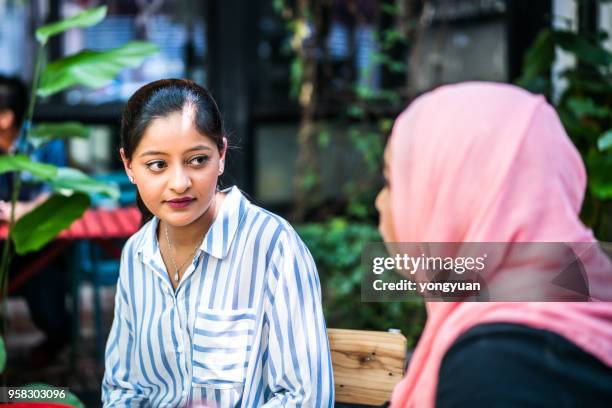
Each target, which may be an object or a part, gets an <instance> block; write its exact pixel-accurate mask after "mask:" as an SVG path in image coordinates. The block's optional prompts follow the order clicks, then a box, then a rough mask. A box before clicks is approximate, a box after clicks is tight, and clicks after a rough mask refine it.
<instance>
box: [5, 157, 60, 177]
mask: <svg viewBox="0 0 612 408" xmlns="http://www.w3.org/2000/svg"><path fill="white" fill-rule="evenodd" d="M9 171H28V172H30V173H32V176H34V177H36V178H38V179H43V180H47V179H50V178H52V177H54V176H55V175H56V174H57V167H55V166H53V165H51V164H46V163H38V162H34V161H32V160H30V159H29V158H28V157H27V156H25V155H23V154H17V155H14V156H0V174H2V173H6V172H9Z"/></svg>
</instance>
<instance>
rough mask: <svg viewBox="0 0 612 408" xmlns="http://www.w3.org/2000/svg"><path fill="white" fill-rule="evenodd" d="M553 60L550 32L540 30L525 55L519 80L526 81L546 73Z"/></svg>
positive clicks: (552, 38)
mask: <svg viewBox="0 0 612 408" xmlns="http://www.w3.org/2000/svg"><path fill="white" fill-rule="evenodd" d="M554 60H555V41H554V37H553V33H552V31H551V30H549V29H546V30H542V31H541V32H540V34H538V36H537V38H536V39H535V41H534V43H533V45H532V46H531V47H529V49H528V50H527V52H526V53H525V59H524V60H523V75H522V77H521V80H523V81H528V80H531V79H533V78H535V77H537V76H538V75H542V74H544V73H546V72H547V71H548V70H549V69H550V67H551V65H552V63H553V62H554Z"/></svg>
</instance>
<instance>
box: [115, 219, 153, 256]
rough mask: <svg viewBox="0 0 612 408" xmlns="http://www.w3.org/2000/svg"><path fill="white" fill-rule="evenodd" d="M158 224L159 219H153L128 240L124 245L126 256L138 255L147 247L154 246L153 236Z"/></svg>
mask: <svg viewBox="0 0 612 408" xmlns="http://www.w3.org/2000/svg"><path fill="white" fill-rule="evenodd" d="M156 222H157V219H156V218H155V217H153V218H152V219H150V220H149V221H147V222H146V223H145V224H144V225H142V226H141V227H140V228H139V229H138V231H136V232H135V233H134V234H132V236H131V237H129V238H128V240H127V241H126V242H125V244H124V245H123V254H124V256H125V255H127V254H132V255H134V254H137V253H138V252H139V251H140V250H142V248H144V247H145V246H147V245H152V244H153V242H151V240H152V238H153V237H152V235H153V234H154V233H153V230H154V229H155V224H156Z"/></svg>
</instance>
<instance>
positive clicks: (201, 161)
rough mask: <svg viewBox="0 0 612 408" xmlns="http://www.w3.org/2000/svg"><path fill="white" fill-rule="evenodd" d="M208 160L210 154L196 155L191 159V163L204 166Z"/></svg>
mask: <svg viewBox="0 0 612 408" xmlns="http://www.w3.org/2000/svg"><path fill="white" fill-rule="evenodd" d="M207 161H208V156H195V157H193V158H191V159H190V160H189V163H191V164H195V165H196V166H202V165H204V164H206V162H207Z"/></svg>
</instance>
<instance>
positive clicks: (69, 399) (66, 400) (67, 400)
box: [20, 383, 85, 408]
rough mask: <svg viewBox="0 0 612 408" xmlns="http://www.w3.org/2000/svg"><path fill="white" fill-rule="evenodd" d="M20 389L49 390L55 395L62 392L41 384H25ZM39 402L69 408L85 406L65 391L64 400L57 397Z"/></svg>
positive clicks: (82, 407) (83, 407)
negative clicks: (67, 407)
mask: <svg viewBox="0 0 612 408" xmlns="http://www.w3.org/2000/svg"><path fill="white" fill-rule="evenodd" d="M20 388H25V389H28V390H51V391H54V392H56V393H58V394H59V393H60V392H61V391H64V390H62V389H60V388H57V387H54V386H52V385H48V384H41V383H33V384H27V385H24V386H22V387H20ZM29 401H37V400H36V399H31V400H29ZM40 401H41V402H54V403H58V404H63V405H68V406H71V407H75V408H85V405H83V403H82V402H81V401H80V400H79V399H78V398H77V396H76V395H74V394H73V393H71V392H68V391H65V395H64V398H61V397H58V398H45V399H44V400H40Z"/></svg>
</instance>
